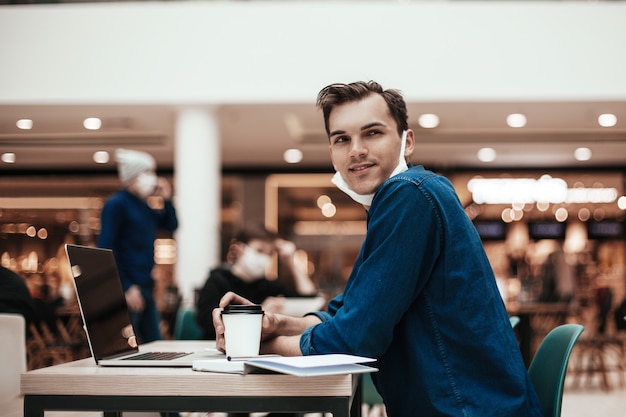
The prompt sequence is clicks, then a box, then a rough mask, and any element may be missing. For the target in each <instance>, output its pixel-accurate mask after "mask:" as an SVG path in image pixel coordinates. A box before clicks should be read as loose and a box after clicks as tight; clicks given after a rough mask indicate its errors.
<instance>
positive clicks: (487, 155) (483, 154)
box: [476, 148, 496, 162]
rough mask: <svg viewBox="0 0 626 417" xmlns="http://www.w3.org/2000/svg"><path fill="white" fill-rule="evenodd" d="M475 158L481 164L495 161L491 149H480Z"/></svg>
mask: <svg viewBox="0 0 626 417" xmlns="http://www.w3.org/2000/svg"><path fill="white" fill-rule="evenodd" d="M476 156H477V157H478V160H479V161H481V162H493V161H495V160H496V150H495V149H493V148H481V149H479V150H478V153H477V154H476Z"/></svg>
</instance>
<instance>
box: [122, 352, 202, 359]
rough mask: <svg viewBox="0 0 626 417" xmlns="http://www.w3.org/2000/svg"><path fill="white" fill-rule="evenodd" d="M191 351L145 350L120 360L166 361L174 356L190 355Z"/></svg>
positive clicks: (174, 357)
mask: <svg viewBox="0 0 626 417" xmlns="http://www.w3.org/2000/svg"><path fill="white" fill-rule="evenodd" d="M190 354H191V352H146V353H140V354H139V355H134V356H129V357H127V358H122V360H129V359H132V360H140V361H142V360H155V361H168V360H172V359H176V358H182V357H183V356H187V355H190Z"/></svg>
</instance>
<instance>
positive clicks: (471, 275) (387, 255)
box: [213, 82, 542, 417]
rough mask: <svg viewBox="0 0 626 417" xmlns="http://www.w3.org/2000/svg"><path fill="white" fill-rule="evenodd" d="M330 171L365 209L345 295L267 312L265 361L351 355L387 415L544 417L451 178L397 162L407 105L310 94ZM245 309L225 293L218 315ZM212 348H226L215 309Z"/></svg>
mask: <svg viewBox="0 0 626 417" xmlns="http://www.w3.org/2000/svg"><path fill="white" fill-rule="evenodd" d="M317 103H318V106H319V107H320V108H321V109H322V111H323V114H324V122H325V126H326V132H327V134H328V137H329V139H330V156H331V160H332V163H333V166H334V168H335V170H336V171H337V173H336V175H335V177H334V179H333V182H334V183H335V184H336V185H337V186H338V187H339V188H341V189H342V190H343V191H345V192H346V193H348V194H349V195H350V196H351V197H352V198H353V199H355V200H356V201H358V202H359V203H361V204H362V205H363V206H364V207H365V209H366V210H367V235H366V236H365V240H364V242H363V245H362V247H361V251H360V254H359V256H358V258H357V259H356V261H355V264H354V267H353V270H352V273H351V275H350V278H349V280H348V282H347V284H346V288H345V291H344V293H343V294H341V295H339V296H338V297H336V298H335V299H333V300H332V301H331V302H330V303H329V306H328V311H327V312H318V313H315V314H312V315H308V316H306V317H304V318H301V319H293V318H287V317H284V316H280V315H275V314H267V315H266V317H265V318H264V323H263V325H264V328H263V339H264V341H263V344H262V352H263V353H269V352H273V353H279V354H282V355H313V354H324V353H336V352H342V353H350V354H356V355H362V356H370V357H374V358H376V359H378V362H377V367H378V368H379V372H378V373H375V374H373V379H374V382H375V384H376V387H377V389H378V390H379V392H380V394H381V395H382V397H383V399H384V402H385V406H386V408H387V413H388V415H389V416H390V417H406V416H481V417H486V416H507V417H516V416H519V417H522V416H524V417H531V416H541V415H542V413H541V409H540V406H539V403H538V400H537V397H536V394H535V391H534V388H533V386H532V383H531V381H530V379H529V377H528V374H527V372H526V369H525V367H524V363H523V361H522V357H521V354H520V351H519V348H518V346H517V341H516V338H515V335H514V333H513V330H512V328H511V325H510V323H509V319H508V316H507V313H506V310H505V307H504V304H503V302H502V299H501V298H500V294H499V292H498V289H497V286H496V282H495V278H494V275H493V272H492V269H491V266H490V264H489V261H488V259H487V256H486V255H485V252H484V249H483V246H482V243H481V241H480V238H479V236H478V234H477V233H476V230H475V228H474V227H473V225H472V223H471V221H470V220H469V218H468V217H467V216H466V214H465V212H464V210H463V207H462V205H461V204H460V202H459V199H458V197H457V195H456V193H455V190H454V188H453V187H452V185H451V184H450V182H449V181H448V180H447V179H445V178H443V177H441V176H438V175H436V174H434V173H432V172H430V171H427V170H425V169H424V168H423V167H421V166H415V167H411V168H409V167H408V166H407V164H406V158H408V157H409V156H410V155H411V154H412V153H413V151H414V147H415V137H414V133H413V131H412V130H410V129H409V128H408V123H407V111H406V104H405V102H404V100H403V98H402V96H401V95H400V94H399V92H397V91H395V90H383V89H382V87H381V86H380V85H378V84H377V83H375V82H369V83H365V82H356V83H352V84H347V85H346V84H333V85H330V86H328V87H325V88H324V89H323V90H322V91H321V92H320V93H319V96H318V102H317ZM245 302H247V301H246V300H245V299H243V298H242V297H239V296H237V295H235V294H232V293H231V294H227V295H226V296H225V297H224V298H223V299H222V301H221V303H220V307H222V308H223V307H225V306H226V305H228V304H233V303H245ZM213 321H214V325H215V328H216V332H217V335H218V337H217V346H218V347H219V348H223V346H224V336H223V333H224V327H223V324H222V323H221V321H220V319H219V310H217V309H216V310H215V311H214V313H213Z"/></svg>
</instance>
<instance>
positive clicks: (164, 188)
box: [154, 177, 172, 200]
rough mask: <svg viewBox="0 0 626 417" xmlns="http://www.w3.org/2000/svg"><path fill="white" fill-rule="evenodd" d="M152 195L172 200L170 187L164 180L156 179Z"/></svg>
mask: <svg viewBox="0 0 626 417" xmlns="http://www.w3.org/2000/svg"><path fill="white" fill-rule="evenodd" d="M154 195H155V196H157V197H162V198H163V199H164V200H169V199H171V198H172V186H171V185H170V183H169V182H168V181H167V180H166V179H165V178H161V177H159V178H157V185H156V188H155V190H154Z"/></svg>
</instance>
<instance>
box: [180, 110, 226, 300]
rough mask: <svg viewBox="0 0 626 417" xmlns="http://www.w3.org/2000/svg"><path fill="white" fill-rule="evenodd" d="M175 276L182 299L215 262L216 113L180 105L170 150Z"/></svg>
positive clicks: (218, 160)
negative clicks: (175, 227)
mask: <svg viewBox="0 0 626 417" xmlns="http://www.w3.org/2000/svg"><path fill="white" fill-rule="evenodd" d="M174 161H175V162H174V182H175V194H176V195H175V198H176V199H175V204H176V210H177V213H178V222H179V226H178V230H177V231H176V235H175V238H176V245H177V260H176V281H177V283H178V286H179V289H180V291H181V294H182V296H183V302H184V303H187V304H191V303H192V302H193V291H194V289H195V288H197V287H199V286H201V285H202V284H203V283H204V281H205V280H206V278H207V276H208V273H209V270H210V269H211V268H214V267H215V266H217V265H218V263H219V242H220V236H219V230H220V205H221V203H220V202H221V198H220V195H221V157H220V135H219V125H218V120H217V116H216V115H215V114H214V111H213V110H212V109H206V108H196V107H190V108H181V109H180V110H179V113H178V117H177V123H176V138H175V155H174Z"/></svg>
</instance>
